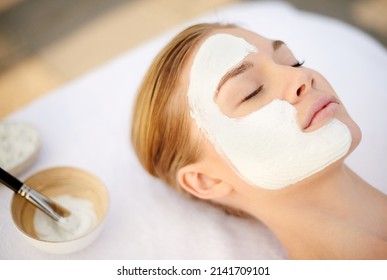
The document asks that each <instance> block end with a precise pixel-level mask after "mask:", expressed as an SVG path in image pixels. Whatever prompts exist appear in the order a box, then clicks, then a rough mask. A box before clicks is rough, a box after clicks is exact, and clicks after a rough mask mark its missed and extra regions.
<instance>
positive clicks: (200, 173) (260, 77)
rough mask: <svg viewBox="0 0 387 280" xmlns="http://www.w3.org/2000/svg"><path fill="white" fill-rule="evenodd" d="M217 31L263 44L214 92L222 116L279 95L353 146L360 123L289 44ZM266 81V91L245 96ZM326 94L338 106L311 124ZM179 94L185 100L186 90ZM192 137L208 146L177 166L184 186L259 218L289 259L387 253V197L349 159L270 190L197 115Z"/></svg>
mask: <svg viewBox="0 0 387 280" xmlns="http://www.w3.org/2000/svg"><path fill="white" fill-rule="evenodd" d="M216 33H229V34H232V35H235V36H238V37H242V38H244V39H245V40H246V41H248V42H249V43H251V44H253V45H255V46H256V47H257V49H258V52H257V53H253V54H250V55H248V56H247V57H246V59H245V62H247V63H249V64H252V65H250V66H249V69H248V70H246V71H244V72H243V73H239V74H238V75H236V76H234V77H231V78H229V79H228V80H227V81H223V82H224V83H223V82H221V86H220V87H219V91H218V93H217V94H216V95H215V93H214V101H215V103H216V104H217V105H218V106H219V108H220V110H221V111H222V112H223V113H224V114H225V115H227V116H230V117H243V116H246V115H248V114H249V113H251V112H253V111H256V110H259V109H260V108H261V107H262V106H264V105H266V104H268V103H270V102H271V101H272V100H274V99H281V100H286V101H288V102H289V103H290V104H292V105H293V106H295V108H296V109H297V120H298V123H299V125H300V128H301V129H302V130H303V131H304V132H305V133H308V132H311V131H314V130H316V129H318V128H320V127H322V126H323V125H325V124H326V123H327V122H329V121H330V120H331V119H332V118H336V119H338V120H340V121H341V122H343V123H344V124H345V125H346V126H347V127H348V128H349V130H350V132H351V135H352V144H351V147H350V149H349V152H348V154H350V153H351V152H352V151H353V150H354V149H355V148H356V146H357V145H358V144H359V142H360V139H361V132H360V129H359V128H358V126H357V125H356V123H355V122H354V121H353V120H352V119H351V117H350V116H349V115H348V113H347V111H346V110H345V108H344V106H343V105H342V104H341V102H340V100H339V98H338V96H337V95H336V93H335V91H334V90H333V88H332V87H331V86H330V85H329V83H328V82H327V81H326V80H325V78H324V77H322V75H321V74H319V73H318V72H316V71H314V70H311V69H308V68H306V67H303V66H302V67H299V65H297V59H296V58H295V57H294V55H293V54H292V53H291V51H290V50H289V49H288V47H287V46H286V45H284V44H279V45H280V46H278V44H277V47H278V48H276V50H274V49H273V41H272V40H268V39H266V38H264V37H261V36H259V35H257V34H255V33H253V32H250V31H247V30H244V29H240V28H235V29H224V30H217V31H216ZM210 35H212V34H210ZM210 35H209V36H210ZM198 47H199V46H197V47H196V50H195V51H194V52H193V53H192V54H191V56H190V58H189V59H188V61H187V63H186V64H185V67H184V69H183V78H182V80H181V81H180V89H182V90H185V91H186V92H187V88H188V84H189V80H188V79H189V71H190V68H191V65H192V62H193V59H194V57H195V54H196V52H197V49H198ZM261 85H263V90H262V91H260V92H259V93H258V94H257V95H254V96H253V97H252V98H249V99H248V100H246V99H245V98H246V96H249V95H250V94H251V93H252V92H254V91H255V90H256V89H257V88H259V87H260V86H261ZM324 96H333V97H334V98H335V99H336V100H337V103H338V104H339V106H336V107H337V108H335V110H332V111H330V112H325V114H324V116H323V117H320V118H316V119H315V120H314V121H313V122H312V123H311V124H310V125H309V126H308V125H307V124H308V114H310V110H311V108H312V106H313V105H314V104H315V103H316V102H317V100H319V99H320V98H322V97H324ZM181 98H182V100H181V102H182V103H183V102H185V99H184V98H186V96H182V97H181ZM182 103H181V104H182ZM187 110H188V108H187ZM192 137H194V138H195V140H196V141H198V143H200V147H202V149H203V152H202V153H201V154H202V157H201V158H200V160H198V161H197V162H195V163H193V164H190V165H187V166H185V167H183V168H181V169H180V170H179V172H178V174H177V176H178V180H179V182H180V184H181V185H182V186H183V188H185V189H186V190H187V191H188V192H189V193H191V194H193V195H194V196H196V197H198V198H201V199H205V200H210V201H213V202H215V203H218V204H222V205H225V206H227V207H232V208H234V209H240V210H242V211H244V212H246V213H248V214H250V215H251V216H253V217H255V218H257V219H259V220H261V221H262V222H263V223H265V224H266V225H267V226H268V227H269V228H270V229H271V230H272V231H273V233H274V234H275V235H276V236H277V237H278V238H279V240H280V241H281V243H282V245H283V246H284V248H285V249H286V250H287V252H288V255H289V257H290V258H294V259H387V196H386V195H385V194H383V193H381V192H380V191H378V190H377V189H375V188H374V187H372V186H371V185H369V184H368V183H367V182H365V181H364V180H362V179H361V178H360V177H359V176H357V175H356V174H355V173H354V172H352V171H351V170H350V169H349V168H348V167H347V166H346V165H345V164H344V162H343V161H344V159H345V157H344V158H342V159H340V160H338V161H336V162H335V163H333V164H331V165H330V166H328V167H326V168H325V169H323V170H322V171H320V172H318V173H316V174H314V175H313V176H310V177H309V178H307V179H305V180H303V181H301V182H299V183H297V184H293V185H290V186H287V187H285V188H283V189H279V190H266V189H263V188H260V187H259V186H253V185H250V184H249V183H247V182H246V181H244V180H243V179H242V178H241V177H240V176H238V174H237V173H236V172H235V171H234V170H233V168H232V167H231V166H230V165H229V164H228V163H227V161H226V160H225V159H224V158H223V157H222V156H221V155H220V154H218V153H217V152H216V151H215V149H214V147H213V145H212V144H211V143H210V142H209V141H208V140H207V139H206V138H205V136H203V134H202V133H201V131H200V130H199V129H198V128H197V127H196V124H195V122H194V121H192ZM348 154H347V155H348Z"/></svg>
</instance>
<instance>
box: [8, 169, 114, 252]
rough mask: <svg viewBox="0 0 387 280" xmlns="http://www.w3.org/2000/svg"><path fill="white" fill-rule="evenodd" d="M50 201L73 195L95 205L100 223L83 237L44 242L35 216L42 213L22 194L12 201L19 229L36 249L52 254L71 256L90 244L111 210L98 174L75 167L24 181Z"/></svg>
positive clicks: (47, 170) (13, 212) (51, 170)
mask: <svg viewBox="0 0 387 280" xmlns="http://www.w3.org/2000/svg"><path fill="white" fill-rule="evenodd" d="M24 183H25V184H26V185H28V186H29V187H30V188H32V189H35V190H37V191H38V192H40V193H42V194H44V195H45V196H47V197H49V198H53V197H56V196H59V195H71V196H72V197H75V198H80V199H85V200H89V201H91V202H92V204H93V207H94V212H95V213H96V216H97V224H96V226H95V227H94V228H91V229H90V230H89V231H88V232H86V233H85V234H84V235H83V236H79V237H76V238H75V239H73V240H67V241H60V242H58V241H46V240H41V239H40V238H39V237H38V235H37V234H36V231H35V227H34V215H35V211H40V210H38V209H37V208H36V207H35V206H33V205H32V204H31V203H29V202H28V201H27V200H26V199H24V198H22V197H21V196H20V195H17V194H15V195H14V196H13V198H12V203H11V212H12V219H13V221H14V223H15V225H16V228H17V229H18V231H19V232H21V233H22V235H23V236H24V237H25V238H26V239H27V240H28V241H29V242H30V243H31V244H32V245H34V246H35V247H37V248H39V249H42V250H44V251H47V252H51V253H58V254H68V253H72V252H75V251H78V250H81V249H83V248H85V247H87V246H88V245H90V244H91V243H92V242H93V241H94V240H95V238H96V237H97V236H98V234H99V232H100V230H101V228H102V225H103V221H104V220H105V217H106V214H107V212H108V208H109V195H108V192H107V190H106V188H105V187H104V185H103V184H102V182H101V181H100V180H99V179H98V178H96V177H95V176H94V175H92V174H90V173H88V172H86V171H83V170H81V169H77V168H72V167H57V168H51V169H46V170H43V171H41V172H39V173H37V174H35V175H33V176H31V177H29V178H28V179H27V180H25V182H24Z"/></svg>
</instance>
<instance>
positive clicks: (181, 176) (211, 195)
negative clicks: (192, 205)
mask: <svg viewBox="0 0 387 280" xmlns="http://www.w3.org/2000/svg"><path fill="white" fill-rule="evenodd" d="M177 177H178V178H177V179H178V181H179V183H180V185H181V186H182V187H183V188H184V189H185V190H186V191H187V192H189V193H191V194H192V195H194V196H196V197H198V198H201V199H216V198H220V197H223V196H226V195H228V194H229V193H231V191H232V189H233V188H232V186H231V185H229V184H228V183H226V182H225V181H224V180H222V179H220V178H215V177H213V176H210V175H208V174H206V173H203V172H200V171H199V169H198V168H197V166H196V165H195V164H192V165H187V166H184V167H183V168H181V169H180V170H179V171H178V174H177Z"/></svg>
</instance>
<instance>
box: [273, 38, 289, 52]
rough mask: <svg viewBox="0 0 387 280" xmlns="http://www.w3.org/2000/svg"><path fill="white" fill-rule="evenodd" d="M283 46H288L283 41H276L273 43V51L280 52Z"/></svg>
mask: <svg viewBox="0 0 387 280" xmlns="http://www.w3.org/2000/svg"><path fill="white" fill-rule="evenodd" d="M283 45H286V44H285V43H284V42H283V41H281V40H274V41H273V43H272V47H273V51H276V50H278V49H279V48H280V47H281V46H283Z"/></svg>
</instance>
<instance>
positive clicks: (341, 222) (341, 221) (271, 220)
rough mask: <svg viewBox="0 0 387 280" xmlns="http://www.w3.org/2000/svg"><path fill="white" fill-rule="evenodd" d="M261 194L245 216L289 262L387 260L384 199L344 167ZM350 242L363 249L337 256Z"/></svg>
mask: <svg viewBox="0 0 387 280" xmlns="http://www.w3.org/2000/svg"><path fill="white" fill-rule="evenodd" d="M265 194H267V195H262V193H260V194H256V195H255V196H254V195H251V194H250V195H248V196H246V197H245V199H246V200H250V202H251V203H246V202H245V205H252V207H251V208H249V209H247V211H248V212H249V213H251V214H252V215H253V216H255V217H256V218H258V219H260V220H262V221H263V222H264V223H265V224H266V225H267V226H268V227H269V228H270V229H271V230H272V231H273V232H274V233H275V234H276V235H277V237H278V238H279V239H280V241H281V242H282V244H283V245H284V246H285V248H286V249H287V251H288V253H289V255H290V257H294V258H303V257H306V258H355V257H356V258H359V257H360V258H378V257H380V256H381V257H382V258H386V257H387V197H386V195H384V194H383V193H381V192H379V191H378V190H376V189H375V188H373V187H372V186H370V185H369V184H368V183H366V182H365V181H363V180H362V179H361V178H360V177H359V176H357V175H356V174H355V173H354V172H352V171H351V170H350V169H349V168H348V167H347V166H346V165H344V164H340V165H337V166H335V167H334V168H332V169H331V170H326V171H324V172H323V173H321V174H319V175H318V176H316V177H315V178H310V179H308V180H305V181H303V182H302V183H299V184H297V185H293V186H289V187H287V188H285V189H283V190H279V191H265ZM350 240H351V242H357V243H352V244H359V242H360V243H362V244H363V245H364V246H360V245H359V246H358V248H360V249H361V252H359V250H360V249H356V250H355V249H353V247H354V246H353V245H348V246H344V248H345V249H346V250H347V251H346V252H345V250H344V251H343V250H338V248H339V247H340V248H342V247H343V244H345V243H348V242H350ZM369 246H371V248H370V247H369ZM373 246H375V248H373ZM376 247H378V248H376ZM380 248H381V249H380ZM374 249H375V250H374ZM339 251H340V253H338V252H339ZM360 253H362V254H360ZM338 254H339V255H338ZM354 254H358V255H354Z"/></svg>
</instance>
